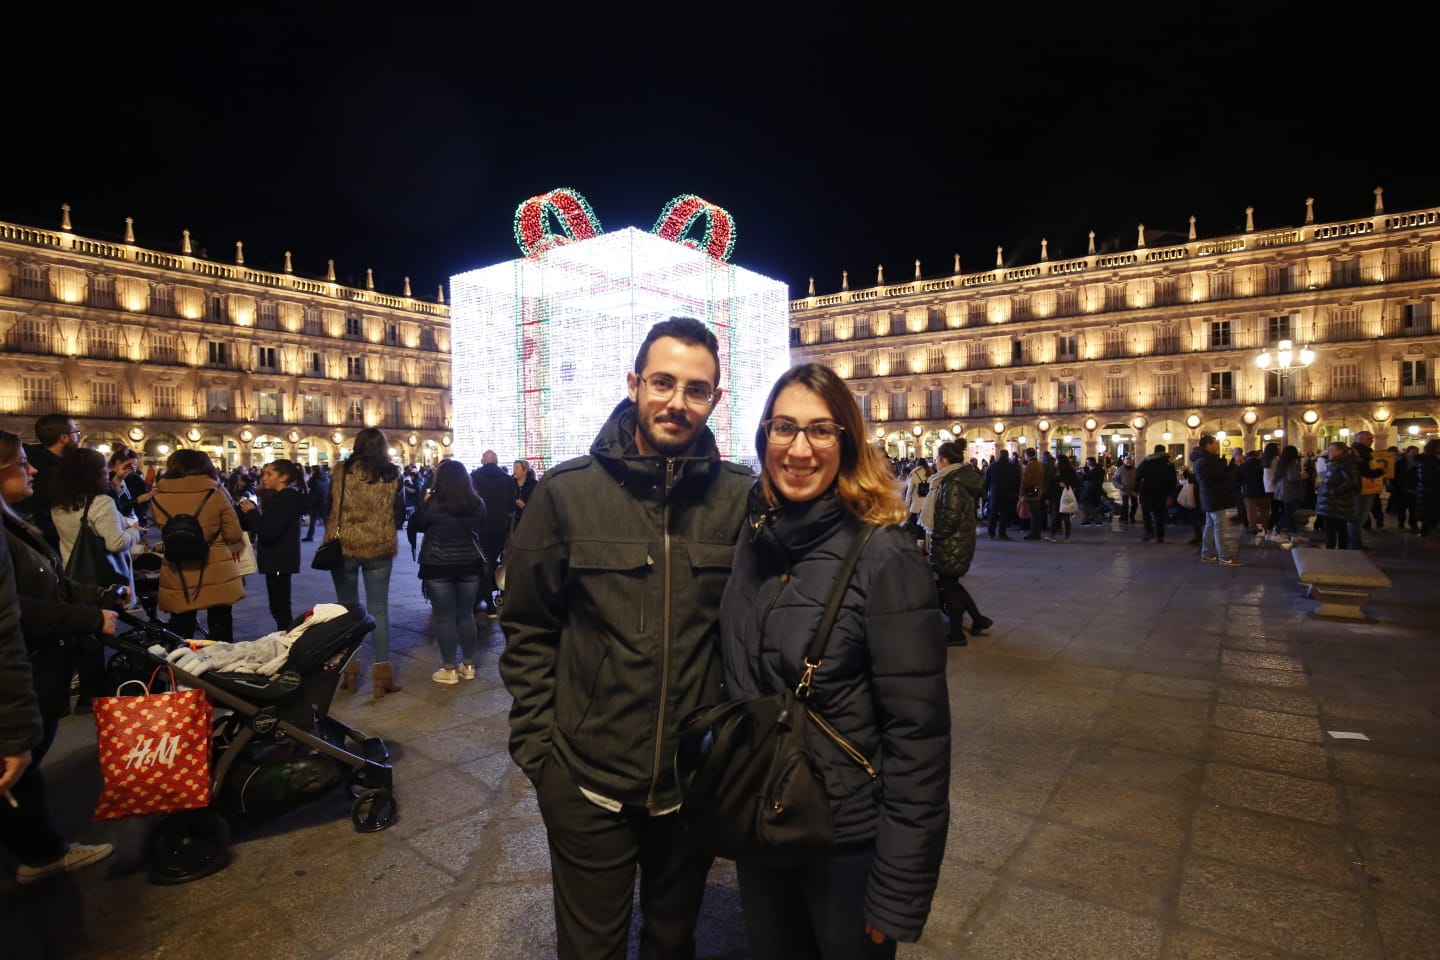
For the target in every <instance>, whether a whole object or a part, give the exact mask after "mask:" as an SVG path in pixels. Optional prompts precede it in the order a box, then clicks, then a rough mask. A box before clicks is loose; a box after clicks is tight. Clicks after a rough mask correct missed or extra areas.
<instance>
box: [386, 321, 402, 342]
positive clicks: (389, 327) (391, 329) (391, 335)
mask: <svg viewBox="0 0 1440 960" xmlns="http://www.w3.org/2000/svg"><path fill="white" fill-rule="evenodd" d="M385 342H386V343H389V344H398V343H399V342H400V324H398V323H387V324H385Z"/></svg>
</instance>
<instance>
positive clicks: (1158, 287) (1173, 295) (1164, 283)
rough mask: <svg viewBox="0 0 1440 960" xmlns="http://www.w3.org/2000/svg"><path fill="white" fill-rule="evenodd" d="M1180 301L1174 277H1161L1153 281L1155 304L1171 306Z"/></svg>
mask: <svg viewBox="0 0 1440 960" xmlns="http://www.w3.org/2000/svg"><path fill="white" fill-rule="evenodd" d="M1179 302H1180V295H1179V292H1178V291H1177V289H1176V283H1175V278H1174V277H1162V278H1161V279H1159V280H1156V281H1155V306H1157V307H1173V306H1175V305H1176V304H1178V303H1179Z"/></svg>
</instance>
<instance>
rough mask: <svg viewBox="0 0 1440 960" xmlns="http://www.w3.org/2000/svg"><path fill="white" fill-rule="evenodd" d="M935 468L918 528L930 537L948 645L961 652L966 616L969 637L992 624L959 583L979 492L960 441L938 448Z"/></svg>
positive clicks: (970, 553) (970, 555)
mask: <svg viewBox="0 0 1440 960" xmlns="http://www.w3.org/2000/svg"><path fill="white" fill-rule="evenodd" d="M935 463H936V465H937V466H938V467H939V468H940V470H939V473H937V474H936V475H935V477H934V479H932V480H931V481H930V490H931V493H932V495H933V502H932V503H930V505H929V508H928V510H922V511H921V512H922V514H924V516H922V517H921V520H922V523H925V524H928V529H929V531H930V569H931V571H932V572H933V573H934V574H935V583H936V584H937V585H938V586H939V588H940V597H941V600H942V602H943V604H944V607H945V612H946V615H947V616H948V617H949V618H950V638H949V644H950V646H952V647H963V646H965V645H966V644H967V643H969V640H968V639H967V638H966V636H965V628H964V624H963V621H964V619H965V614H966V613H969V614H970V632H971V633H974V634H977V635H978V634H979V633H981V632H982V631H983V630H985V629H986V628H987V627H989V626H991V625H992V624H994V621H993V620H991V619H990V618H989V617H986V616H984V615H982V614H981V613H980V608H979V607H978V606H976V604H975V598H974V597H972V596H971V595H970V591H969V590H966V589H965V585H964V584H963V583H961V582H960V578H961V577H963V576H965V574H966V573H967V572H968V571H969V570H970V561H971V560H973V559H974V558H975V496H976V494H978V493H979V492H980V472H979V471H978V470H976V469H975V468H974V467H972V466H970V464H968V463H966V462H965V441H964V440H963V439H962V440H955V441H954V442H952V443H942V444H941V445H940V449H939V450H937V451H936V452H935Z"/></svg>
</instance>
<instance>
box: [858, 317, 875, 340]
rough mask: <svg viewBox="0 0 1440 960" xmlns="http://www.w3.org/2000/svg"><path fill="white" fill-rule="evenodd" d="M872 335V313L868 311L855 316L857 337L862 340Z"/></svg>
mask: <svg viewBox="0 0 1440 960" xmlns="http://www.w3.org/2000/svg"><path fill="white" fill-rule="evenodd" d="M872 335H873V334H872V333H871V332H870V315H869V314H868V313H862V314H860V316H858V317H856V318H855V339H856V340H861V339H864V338H866V337H870V336H872Z"/></svg>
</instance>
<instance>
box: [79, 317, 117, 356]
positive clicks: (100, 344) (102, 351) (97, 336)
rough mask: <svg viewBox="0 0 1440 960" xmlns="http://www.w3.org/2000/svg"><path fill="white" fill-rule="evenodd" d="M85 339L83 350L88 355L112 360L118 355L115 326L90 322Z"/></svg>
mask: <svg viewBox="0 0 1440 960" xmlns="http://www.w3.org/2000/svg"><path fill="white" fill-rule="evenodd" d="M85 339H86V348H85V352H86V354H87V355H88V356H91V357H97V358H99V359H102V360H113V359H115V357H116V356H118V355H119V350H118V348H117V347H116V342H115V328H114V327H112V326H110V325H108V324H105V325H101V324H91V326H90V329H89V330H88V331H87V333H86V337H85Z"/></svg>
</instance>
